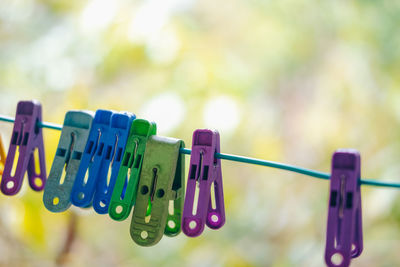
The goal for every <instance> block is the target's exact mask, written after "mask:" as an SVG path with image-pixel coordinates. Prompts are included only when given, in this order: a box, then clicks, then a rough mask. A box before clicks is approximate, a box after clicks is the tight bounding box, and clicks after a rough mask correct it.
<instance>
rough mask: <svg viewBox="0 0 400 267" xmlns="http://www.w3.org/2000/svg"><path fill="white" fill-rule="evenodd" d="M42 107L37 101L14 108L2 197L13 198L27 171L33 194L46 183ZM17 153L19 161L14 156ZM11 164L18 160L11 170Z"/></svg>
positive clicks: (19, 103) (23, 102) (2, 182)
mask: <svg viewBox="0 0 400 267" xmlns="http://www.w3.org/2000/svg"><path fill="white" fill-rule="evenodd" d="M41 122H42V106H41V105H40V103H39V102H38V101H36V100H33V101H20V102H18V105H17V114H16V116H15V123H14V129H13V133H12V136H11V142H10V146H9V148H8V154H7V159H6V164H5V165H4V172H3V179H2V181H1V191H2V192H3V194H5V195H15V194H16V193H18V192H19V190H20V189H21V186H22V182H23V178H24V175H25V172H26V171H28V179H29V185H30V186H31V188H32V189H33V190H35V191H40V190H42V189H43V188H44V184H45V182H46V163H45V156H44V146H43V134H42V128H41V127H39V126H40V125H39V124H40V123H41ZM17 149H18V152H19V156H18V159H16V158H15V152H16V150H17ZM35 149H37V150H38V158H36V159H35ZM14 160H17V162H18V163H17V165H16V167H14V168H15V170H13V165H15V164H14ZM36 160H39V167H40V169H39V170H37V169H36V167H35V161H36Z"/></svg>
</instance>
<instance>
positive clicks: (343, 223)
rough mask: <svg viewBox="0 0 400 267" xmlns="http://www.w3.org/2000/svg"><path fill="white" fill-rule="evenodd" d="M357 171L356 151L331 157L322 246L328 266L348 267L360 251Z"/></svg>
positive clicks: (359, 161) (361, 246)
mask: <svg viewBox="0 0 400 267" xmlns="http://www.w3.org/2000/svg"><path fill="white" fill-rule="evenodd" d="M360 168H361V160H360V154H359V153H358V151H356V150H353V149H340V150H337V151H336V152H335V154H334V155H333V158H332V175H331V178H330V182H331V185H330V199H329V212H328V224H327V229H326V247H325V262H326V264H327V265H328V266H330V267H333V266H339V267H347V266H349V265H350V261H351V259H352V258H356V257H358V256H360V255H361V252H362V250H363V232H362V215H361V192H360V177H361V172H360Z"/></svg>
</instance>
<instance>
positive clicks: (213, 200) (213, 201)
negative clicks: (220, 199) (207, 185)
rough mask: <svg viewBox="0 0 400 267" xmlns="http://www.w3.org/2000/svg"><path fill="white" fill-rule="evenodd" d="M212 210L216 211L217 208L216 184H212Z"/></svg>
mask: <svg viewBox="0 0 400 267" xmlns="http://www.w3.org/2000/svg"><path fill="white" fill-rule="evenodd" d="M210 195H211V208H212V209H213V210H215V209H216V208H217V204H216V200H215V182H213V183H212V184H211V192H210Z"/></svg>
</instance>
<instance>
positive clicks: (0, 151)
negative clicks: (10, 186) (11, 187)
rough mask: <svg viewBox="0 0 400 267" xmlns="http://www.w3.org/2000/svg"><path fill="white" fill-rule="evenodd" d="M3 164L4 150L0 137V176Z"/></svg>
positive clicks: (4, 160)
mask: <svg viewBox="0 0 400 267" xmlns="http://www.w3.org/2000/svg"><path fill="white" fill-rule="evenodd" d="M5 164H6V150H5V149H4V144H3V138H1V135H0V174H3V170H4V165H5Z"/></svg>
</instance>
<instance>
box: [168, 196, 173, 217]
mask: <svg viewBox="0 0 400 267" xmlns="http://www.w3.org/2000/svg"><path fill="white" fill-rule="evenodd" d="M168 213H169V214H170V215H174V213H175V211H174V201H173V200H170V201H169V203H168Z"/></svg>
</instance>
